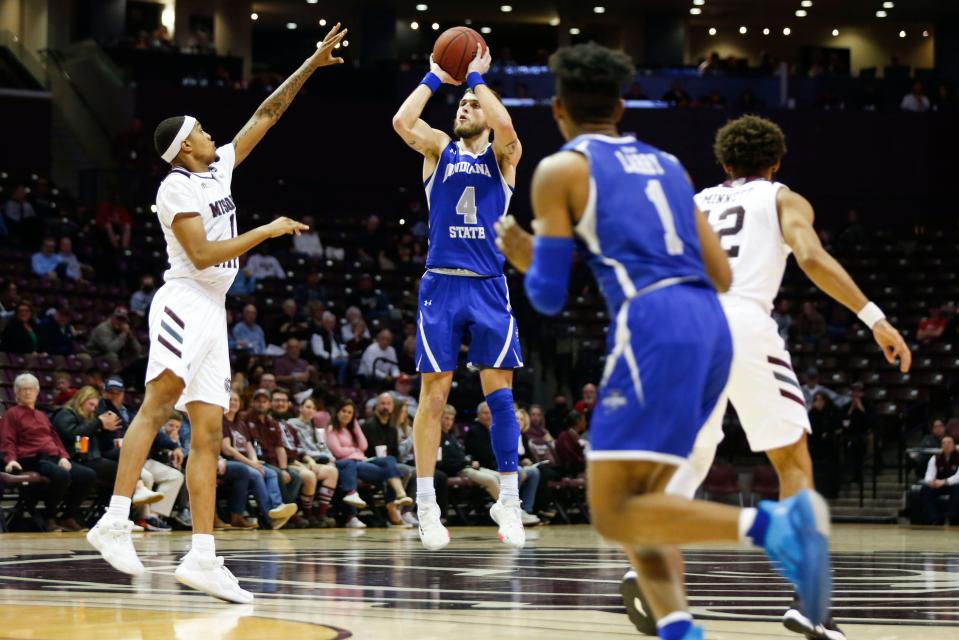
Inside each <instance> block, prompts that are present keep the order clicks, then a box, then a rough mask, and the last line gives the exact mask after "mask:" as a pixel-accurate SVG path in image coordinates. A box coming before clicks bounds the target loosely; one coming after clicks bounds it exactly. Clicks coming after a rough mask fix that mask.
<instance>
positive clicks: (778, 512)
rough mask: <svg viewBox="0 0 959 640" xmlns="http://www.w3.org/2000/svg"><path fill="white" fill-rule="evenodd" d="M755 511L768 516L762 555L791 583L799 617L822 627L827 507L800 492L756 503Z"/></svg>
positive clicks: (828, 580)
mask: <svg viewBox="0 0 959 640" xmlns="http://www.w3.org/2000/svg"><path fill="white" fill-rule="evenodd" d="M759 509H760V510H761V511H763V512H765V513H766V514H768V515H769V528H768V529H767V530H766V540H765V543H764V548H765V551H766V555H767V556H769V559H770V560H771V561H772V563H773V566H774V567H775V568H776V569H777V570H778V571H779V572H780V573H782V574H783V575H784V576H785V577H786V578H787V579H788V580H789V581H790V582H792V583H793V586H794V587H795V588H796V592H797V595H798V596H799V600H800V603H801V606H802V613H803V615H805V616H806V617H807V618H808V619H809V621H810V622H812V624H814V625H821V624H823V623H824V622H825V621H826V620H827V618H828V616H829V599H830V596H831V594H832V575H831V573H830V562H829V533H830V529H831V525H830V520H829V506H828V505H827V504H826V501H825V500H823V498H822V496H821V495H819V494H818V493H816V492H815V491H810V490H804V491H800V492H799V493H798V494H796V495H795V496H793V497H792V498H789V499H787V500H783V501H781V502H760V503H759Z"/></svg>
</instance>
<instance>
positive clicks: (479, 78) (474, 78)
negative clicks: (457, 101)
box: [466, 71, 486, 91]
mask: <svg viewBox="0 0 959 640" xmlns="http://www.w3.org/2000/svg"><path fill="white" fill-rule="evenodd" d="M466 84H468V85H469V88H470V90H471V91H476V87H477V86H479V85H481V84H486V80H483V75H482V74H481V73H480V72H479V71H470V72H469V75H468V76H466Z"/></svg>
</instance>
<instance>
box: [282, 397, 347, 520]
mask: <svg viewBox="0 0 959 640" xmlns="http://www.w3.org/2000/svg"><path fill="white" fill-rule="evenodd" d="M269 415H270V417H271V418H273V419H274V420H275V421H276V423H277V424H278V425H279V426H280V439H281V443H282V444H281V446H282V447H283V448H284V449H285V450H286V460H287V465H288V467H289V468H290V469H293V470H295V471H296V472H297V473H298V474H299V475H300V477H301V478H302V479H303V488H302V490H301V492H300V506H301V507H302V509H303V516H304V517H305V518H306V521H307V523H308V524H309V526H311V527H319V528H329V527H334V526H336V521H334V520H333V519H332V518H327V515H326V514H327V511H328V510H329V508H330V501H331V500H332V498H333V493H334V491H335V490H336V485H337V482H338V480H339V471H337V468H336V466H334V465H332V464H319V463H316V462H312V463H308V462H306V460H305V453H304V451H303V447H302V445H301V444H300V439H299V436H298V435H297V432H296V429H294V428H293V427H291V426H290V425H289V424H288V422H289V420H290V419H291V418H294V417H295V416H296V414H295V413H294V412H293V410H292V408H291V405H290V392H289V391H288V390H286V389H284V388H283V387H277V388H276V389H274V390H273V391H272V393H271V394H270V412H269Z"/></svg>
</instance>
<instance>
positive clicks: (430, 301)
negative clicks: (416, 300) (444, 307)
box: [423, 300, 433, 307]
mask: <svg viewBox="0 0 959 640" xmlns="http://www.w3.org/2000/svg"><path fill="white" fill-rule="evenodd" d="M423 306H424V307H432V306H433V301H432V300H424V301H423Z"/></svg>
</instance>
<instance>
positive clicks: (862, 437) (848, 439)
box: [842, 382, 876, 480]
mask: <svg viewBox="0 0 959 640" xmlns="http://www.w3.org/2000/svg"><path fill="white" fill-rule="evenodd" d="M875 426H876V413H875V411H874V409H873V407H872V403H871V402H870V401H869V399H868V398H866V393H865V387H864V385H863V384H862V383H861V382H854V383H852V396H851V400H850V401H849V407H848V408H847V409H846V413H845V417H844V419H843V420H842V447H843V451H844V452H845V455H844V460H845V463H844V467H845V469H849V470H851V471H852V473H853V477H854V478H856V479H857V480H862V474H863V473H864V467H865V461H866V443H867V441H868V439H869V437H870V436H871V435H872V433H873V430H874V429H875Z"/></svg>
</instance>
